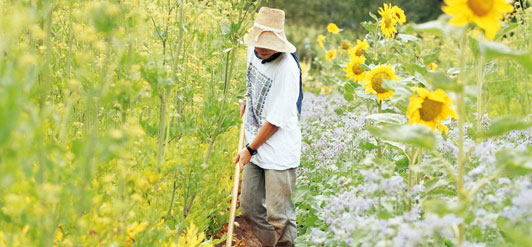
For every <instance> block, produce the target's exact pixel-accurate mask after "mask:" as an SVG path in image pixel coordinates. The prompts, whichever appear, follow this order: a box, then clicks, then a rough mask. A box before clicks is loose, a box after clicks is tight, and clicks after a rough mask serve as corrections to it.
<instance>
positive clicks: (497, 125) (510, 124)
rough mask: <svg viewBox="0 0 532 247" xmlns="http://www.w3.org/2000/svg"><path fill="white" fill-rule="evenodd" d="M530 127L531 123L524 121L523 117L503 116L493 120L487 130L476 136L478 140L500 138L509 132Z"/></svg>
mask: <svg viewBox="0 0 532 247" xmlns="http://www.w3.org/2000/svg"><path fill="white" fill-rule="evenodd" d="M531 126H532V122H529V121H526V120H525V119H524V118H523V117H518V116H503V117H499V118H497V119H495V120H493V122H492V123H491V124H490V126H489V127H488V129H487V130H482V131H481V132H480V133H479V134H478V136H479V137H480V138H488V137H494V136H500V135H503V134H505V133H506V132H508V131H511V130H522V129H527V128H529V127H531Z"/></svg>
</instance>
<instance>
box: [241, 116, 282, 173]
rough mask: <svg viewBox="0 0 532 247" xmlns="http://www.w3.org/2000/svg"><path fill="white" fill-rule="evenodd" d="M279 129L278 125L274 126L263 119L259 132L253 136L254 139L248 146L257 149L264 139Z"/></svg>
mask: <svg viewBox="0 0 532 247" xmlns="http://www.w3.org/2000/svg"><path fill="white" fill-rule="evenodd" d="M278 129H279V126H275V125H273V124H271V123H270V122H268V121H265V122H264V124H263V125H262V127H260V130H259V133H258V134H257V136H255V139H253V141H252V142H251V143H250V144H249V147H250V148H252V149H255V150H257V149H258V148H259V147H260V146H261V145H262V144H263V143H264V142H266V140H268V139H269V138H270V137H271V136H272V135H273V134H275V132H276V131H277V130H278ZM246 163H247V162H246Z"/></svg>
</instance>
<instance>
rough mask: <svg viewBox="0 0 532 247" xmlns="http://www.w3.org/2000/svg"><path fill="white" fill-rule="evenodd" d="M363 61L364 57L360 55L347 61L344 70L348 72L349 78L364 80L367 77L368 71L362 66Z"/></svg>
mask: <svg viewBox="0 0 532 247" xmlns="http://www.w3.org/2000/svg"><path fill="white" fill-rule="evenodd" d="M363 63H364V59H363V58H358V57H355V59H352V60H351V62H349V63H346V64H345V70H344V71H345V72H346V73H347V78H349V79H353V80H355V81H364V80H365V79H366V72H365V71H362V66H360V65H361V64H363Z"/></svg>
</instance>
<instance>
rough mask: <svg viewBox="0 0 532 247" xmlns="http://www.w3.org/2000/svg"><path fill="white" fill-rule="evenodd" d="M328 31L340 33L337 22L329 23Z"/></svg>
mask: <svg viewBox="0 0 532 247" xmlns="http://www.w3.org/2000/svg"><path fill="white" fill-rule="evenodd" d="M327 31H329V33H334V34H338V32H339V31H340V29H338V26H336V24H334V23H329V25H328V26H327Z"/></svg>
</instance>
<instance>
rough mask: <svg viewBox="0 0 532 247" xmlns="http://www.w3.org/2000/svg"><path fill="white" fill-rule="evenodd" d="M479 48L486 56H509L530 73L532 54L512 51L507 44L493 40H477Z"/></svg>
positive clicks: (531, 69)
mask: <svg viewBox="0 0 532 247" xmlns="http://www.w3.org/2000/svg"><path fill="white" fill-rule="evenodd" d="M479 49H480V52H481V53H482V54H484V55H485V56H486V57H487V58H499V57H501V58H504V57H505V58H511V59H514V60H515V61H517V62H518V63H520V64H521V65H522V66H523V67H524V68H525V69H526V70H527V71H528V73H531V74H532V56H530V54H528V53H526V52H517V51H513V50H512V48H510V47H509V46H507V45H505V44H502V43H498V42H493V41H481V42H479Z"/></svg>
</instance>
